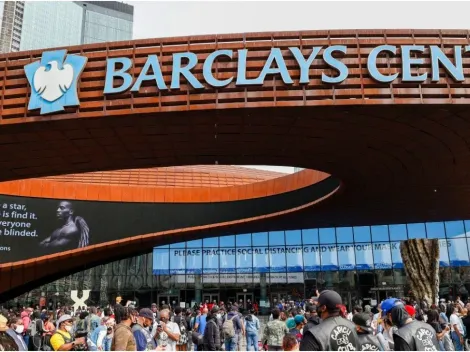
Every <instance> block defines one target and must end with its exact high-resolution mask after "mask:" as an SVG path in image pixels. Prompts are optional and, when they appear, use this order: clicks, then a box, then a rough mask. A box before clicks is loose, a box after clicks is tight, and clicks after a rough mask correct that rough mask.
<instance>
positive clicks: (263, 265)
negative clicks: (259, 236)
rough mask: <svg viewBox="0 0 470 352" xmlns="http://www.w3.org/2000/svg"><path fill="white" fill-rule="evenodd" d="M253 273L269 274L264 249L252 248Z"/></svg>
mask: <svg viewBox="0 0 470 352" xmlns="http://www.w3.org/2000/svg"><path fill="white" fill-rule="evenodd" d="M253 252H254V253H253V272H255V273H267V272H269V256H268V255H267V248H266V247H254V248H253Z"/></svg>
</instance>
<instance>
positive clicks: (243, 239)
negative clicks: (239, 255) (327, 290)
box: [236, 233, 251, 247]
mask: <svg viewBox="0 0 470 352" xmlns="http://www.w3.org/2000/svg"><path fill="white" fill-rule="evenodd" d="M236 242H237V247H250V246H251V233H247V234H244V235H237V236H236Z"/></svg>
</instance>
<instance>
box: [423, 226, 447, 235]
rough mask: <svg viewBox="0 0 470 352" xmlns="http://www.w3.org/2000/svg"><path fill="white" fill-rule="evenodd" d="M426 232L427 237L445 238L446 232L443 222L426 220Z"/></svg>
mask: <svg viewBox="0 0 470 352" xmlns="http://www.w3.org/2000/svg"><path fill="white" fill-rule="evenodd" d="M426 233H427V236H428V238H445V237H446V232H445V229H444V223H443V222H427V223H426Z"/></svg>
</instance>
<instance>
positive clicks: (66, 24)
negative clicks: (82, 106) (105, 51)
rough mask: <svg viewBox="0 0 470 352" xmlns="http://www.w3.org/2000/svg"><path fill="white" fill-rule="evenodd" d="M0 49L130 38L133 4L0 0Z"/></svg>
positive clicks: (28, 48)
mask: <svg viewBox="0 0 470 352" xmlns="http://www.w3.org/2000/svg"><path fill="white" fill-rule="evenodd" d="M0 15H1V20H0V21H1V22H0V24H1V26H0V52H9V51H19V50H34V49H45V48H52V47H58V46H70V45H79V44H89V43H96V42H106V41H119V40H130V39H132V25H133V19H134V7H133V6H131V5H127V4H124V3H120V2H117V1H73V2H68V1H35V2H32V1H31V2H30V1H0Z"/></svg>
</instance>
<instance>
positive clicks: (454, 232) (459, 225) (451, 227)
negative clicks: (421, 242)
mask: <svg viewBox="0 0 470 352" xmlns="http://www.w3.org/2000/svg"><path fill="white" fill-rule="evenodd" d="M445 226H446V235H447V238H455V237H465V230H464V227H463V221H446V222H445Z"/></svg>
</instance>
